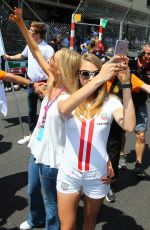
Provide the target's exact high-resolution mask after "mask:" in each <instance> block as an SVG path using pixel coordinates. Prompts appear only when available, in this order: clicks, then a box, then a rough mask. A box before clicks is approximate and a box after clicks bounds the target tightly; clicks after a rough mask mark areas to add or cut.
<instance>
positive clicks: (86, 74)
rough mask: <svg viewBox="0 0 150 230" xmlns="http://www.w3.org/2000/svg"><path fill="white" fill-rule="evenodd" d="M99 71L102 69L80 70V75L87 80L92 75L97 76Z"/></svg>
mask: <svg viewBox="0 0 150 230" xmlns="http://www.w3.org/2000/svg"><path fill="white" fill-rule="evenodd" d="M99 72H100V70H96V71H93V72H90V71H88V70H80V71H79V75H80V77H82V78H83V79H84V80H85V79H89V78H90V77H95V76H96V75H97V74H98V73H99Z"/></svg>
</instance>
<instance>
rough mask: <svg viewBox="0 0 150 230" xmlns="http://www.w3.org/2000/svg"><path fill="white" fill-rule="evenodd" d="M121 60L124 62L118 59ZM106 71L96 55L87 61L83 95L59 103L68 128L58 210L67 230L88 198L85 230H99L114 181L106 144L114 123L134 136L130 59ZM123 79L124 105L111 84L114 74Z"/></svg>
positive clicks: (88, 56) (83, 70)
mask: <svg viewBox="0 0 150 230" xmlns="http://www.w3.org/2000/svg"><path fill="white" fill-rule="evenodd" d="M118 59H119V60H118ZM120 59H121V58H120V57H114V58H112V59H111V60H110V62H109V63H106V64H104V65H103V66H101V63H100V61H99V59H98V58H97V57H96V56H95V55H93V54H84V55H83V56H82V59H81V65H80V71H79V81H78V90H77V91H76V92H75V93H73V94H72V95H71V96H70V97H69V98H68V99H66V100H62V101H60V102H59V103H58V110H59V112H60V113H61V114H62V115H63V117H64V120H65V127H66V144H65V150H64V156H63V159H62V162H61V165H60V169H59V172H58V176H57V191H58V211H59V218H60V223H61V230H73V229H74V226H75V223H76V212H77V207H78V203H79V200H80V196H81V194H82V193H83V194H84V223H83V229H84V230H93V229H95V225H96V218H97V215H98V212H99V210H100V209H101V207H102V204H103V200H104V198H105V196H106V195H107V193H108V191H109V183H110V182H111V178H112V177H113V176H114V173H113V170H112V167H111V163H110V161H109V158H108V154H107V150H106V145H107V139H108V135H109V130H110V126H111V122H112V120H113V118H114V119H115V120H116V122H117V123H118V124H119V125H120V126H121V127H122V128H123V129H125V130H127V131H130V132H131V131H133V130H134V127H135V112H134V106H133V102H132V97H131V90H130V84H129V82H130V71H129V68H128V64H126V63H127V62H128V59H127V58H126V57H125V58H122V60H121V61H123V63H119V64H118V63H113V62H116V61H117V60H118V61H120ZM116 73H117V74H118V76H119V78H121V82H122V87H123V106H122V104H121V102H120V100H119V99H118V98H117V97H116V96H113V95H109V96H108V95H107V93H106V82H107V81H108V80H109V79H110V78H111V77H112V76H114V75H116Z"/></svg>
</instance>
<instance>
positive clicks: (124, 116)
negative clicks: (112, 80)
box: [114, 68, 136, 132]
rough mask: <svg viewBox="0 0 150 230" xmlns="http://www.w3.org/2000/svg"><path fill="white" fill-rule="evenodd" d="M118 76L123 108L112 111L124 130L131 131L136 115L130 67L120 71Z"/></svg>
mask: <svg viewBox="0 0 150 230" xmlns="http://www.w3.org/2000/svg"><path fill="white" fill-rule="evenodd" d="M118 78H119V80H120V82H121V84H122V91H123V110H122V109H117V110H116V111H115V112H114V118H115V120H116V121H117V123H118V124H119V125H120V126H121V127H122V128H123V129H124V130H126V131H128V132H132V131H133V130H134V128H135V123H136V117H135V109H134V104H133V100H132V94H131V83H130V78H131V75H130V69H129V68H127V69H126V70H125V71H123V72H120V73H119V74H118Z"/></svg>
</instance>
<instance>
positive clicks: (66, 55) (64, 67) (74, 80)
mask: <svg viewBox="0 0 150 230" xmlns="http://www.w3.org/2000/svg"><path fill="white" fill-rule="evenodd" d="M80 62H81V55H80V54H79V53H77V52H75V51H73V50H70V49H67V48H62V49H61V54H60V58H59V60H58V65H59V68H60V72H61V78H62V84H63V85H64V87H65V89H66V90H67V92H68V93H70V94H72V93H73V92H75V91H76V90H77V89H78V72H79V68H80ZM53 85H54V81H53V82H49V83H48V86H47V89H46V90H45V92H44V91H43V95H44V96H49V94H50V91H51V89H52V87H53Z"/></svg>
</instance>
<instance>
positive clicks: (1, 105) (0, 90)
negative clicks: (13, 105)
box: [0, 81, 7, 116]
mask: <svg viewBox="0 0 150 230" xmlns="http://www.w3.org/2000/svg"><path fill="white" fill-rule="evenodd" d="M0 112H1V113H2V114H3V115H4V116H6V115H7V99H6V96H5V90H4V84H3V82H2V81H0Z"/></svg>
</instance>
